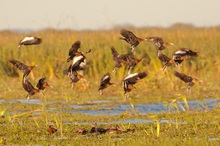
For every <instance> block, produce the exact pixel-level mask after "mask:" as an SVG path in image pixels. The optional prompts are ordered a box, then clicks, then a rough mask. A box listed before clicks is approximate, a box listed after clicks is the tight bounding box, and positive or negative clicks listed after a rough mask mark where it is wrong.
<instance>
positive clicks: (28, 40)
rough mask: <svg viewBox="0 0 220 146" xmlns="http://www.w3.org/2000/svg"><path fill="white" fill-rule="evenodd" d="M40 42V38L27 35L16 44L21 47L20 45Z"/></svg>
mask: <svg viewBox="0 0 220 146" xmlns="http://www.w3.org/2000/svg"><path fill="white" fill-rule="evenodd" d="M41 42H42V39H41V38H38V37H34V36H27V37H24V38H23V39H22V40H21V41H20V42H19V44H18V49H20V48H21V46H22V45H25V46H27V45H38V44H40V43H41Z"/></svg>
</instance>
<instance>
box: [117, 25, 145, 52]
mask: <svg viewBox="0 0 220 146" xmlns="http://www.w3.org/2000/svg"><path fill="white" fill-rule="evenodd" d="M120 34H121V35H122V37H121V38H120V39H121V40H125V41H126V42H127V43H129V44H130V45H131V46H130V48H131V50H132V52H134V48H135V47H136V46H138V45H139V43H140V42H142V41H143V40H144V39H142V38H138V37H136V36H135V35H134V33H133V32H131V31H129V30H126V29H121V30H120Z"/></svg>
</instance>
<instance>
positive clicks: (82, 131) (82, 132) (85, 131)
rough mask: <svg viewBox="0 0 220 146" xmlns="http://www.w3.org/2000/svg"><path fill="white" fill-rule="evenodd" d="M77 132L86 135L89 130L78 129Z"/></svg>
mask: <svg viewBox="0 0 220 146" xmlns="http://www.w3.org/2000/svg"><path fill="white" fill-rule="evenodd" d="M76 133H77V134H79V135H85V134H87V133H88V130H87V129H78V130H77V131H76Z"/></svg>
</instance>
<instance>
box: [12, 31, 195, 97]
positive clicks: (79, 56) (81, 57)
mask: <svg viewBox="0 0 220 146" xmlns="http://www.w3.org/2000/svg"><path fill="white" fill-rule="evenodd" d="M120 34H121V36H122V37H120V40H124V41H126V42H127V43H128V44H130V49H131V52H132V53H133V55H132V53H131V54H119V53H118V51H117V50H116V49H115V48H114V47H111V53H112V58H113V61H114V64H115V66H114V68H113V71H112V73H113V74H115V73H116V71H117V69H119V68H121V67H122V66H127V67H128V74H127V76H126V77H124V78H123V79H122V85H123V88H124V97H125V99H128V97H129V92H130V91H131V90H132V89H133V88H135V86H134V84H136V83H137V82H138V81H139V80H141V79H143V78H145V77H146V76H147V73H146V72H136V73H131V71H132V69H133V68H134V67H135V66H136V65H137V64H138V63H139V62H141V61H142V60H143V58H141V59H136V58H134V57H133V56H134V55H135V47H137V46H138V45H139V44H140V43H141V42H143V41H147V42H150V43H153V44H154V45H155V47H156V51H157V57H158V59H159V60H160V61H161V62H162V64H163V67H162V70H163V71H164V72H165V71H166V68H167V67H169V66H172V65H175V66H177V68H178V69H179V68H180V66H181V63H182V62H183V61H184V60H186V59H188V57H189V56H192V57H195V56H197V55H198V54H197V52H194V51H192V50H190V49H186V48H180V49H177V50H176V51H175V52H174V53H173V55H172V58H169V57H167V56H166V55H165V54H163V53H162V51H163V50H164V49H166V47H167V46H169V45H171V46H175V45H174V44H173V43H168V42H164V41H163V39H162V38H161V37H146V38H144V39H143V38H139V37H137V36H135V34H134V33H133V32H131V31H129V30H126V29H121V30H120ZM41 42H42V39H41V38H38V37H33V36H28V37H24V38H23V39H22V40H21V41H20V42H19V45H18V49H20V48H21V46H22V45H38V44H40V43H41ZM80 45H81V42H80V41H76V42H74V43H73V45H72V46H71V48H70V50H69V53H68V56H69V57H68V58H67V62H71V61H72V62H71V64H70V65H69V67H68V69H66V70H64V71H63V73H64V74H65V75H67V76H68V77H69V78H70V80H71V84H72V88H73V87H74V84H75V83H77V82H78V81H79V80H80V79H82V78H83V75H82V74H79V73H78V72H79V71H80V70H84V68H85V65H86V54H87V53H90V52H91V50H88V51H87V52H85V53H84V52H80V51H79V48H80ZM9 62H10V63H12V64H13V65H14V66H15V67H16V68H18V69H19V70H21V71H22V72H23V78H22V86H23V88H24V90H25V91H26V92H28V95H27V96H26V97H27V99H28V100H29V98H30V96H32V95H34V94H36V93H38V92H40V93H41V94H43V93H42V92H41V90H44V89H45V88H46V87H52V86H50V85H49V84H48V82H47V81H46V78H45V77H42V78H41V79H40V80H39V81H38V84H37V86H36V87H37V88H34V87H33V85H32V84H31V83H30V82H29V81H28V79H27V77H28V75H29V73H30V72H31V71H32V70H33V69H34V67H35V66H36V65H35V66H28V65H25V64H24V63H22V62H20V61H18V60H14V59H13V60H10V61H9ZM174 75H175V76H176V77H177V78H179V79H181V80H182V81H184V82H185V83H187V93H188V94H190V92H191V87H192V86H193V85H194V84H195V83H196V82H198V81H199V80H198V79H196V78H194V77H191V76H188V75H186V74H184V73H180V72H178V71H175V72H174ZM110 80H111V75H110V73H106V74H105V75H104V76H103V77H102V78H101V81H100V86H99V88H98V91H99V92H100V95H103V90H104V89H105V88H107V87H108V86H110V85H115V84H114V83H111V82H110Z"/></svg>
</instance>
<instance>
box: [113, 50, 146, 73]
mask: <svg viewBox="0 0 220 146" xmlns="http://www.w3.org/2000/svg"><path fill="white" fill-rule="evenodd" d="M111 52H112V56H113V60H114V62H115V67H114V69H113V71H112V72H113V73H116V70H117V69H118V68H120V67H122V66H125V65H127V66H128V74H130V72H131V69H132V68H134V67H135V66H136V65H137V64H138V63H139V62H140V61H141V60H142V59H134V58H133V57H132V56H131V55H130V54H121V55H119V54H118V52H117V51H116V49H115V48H114V47H111Z"/></svg>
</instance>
